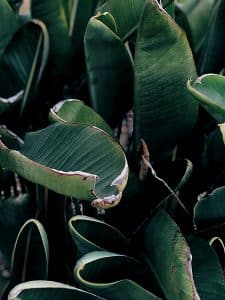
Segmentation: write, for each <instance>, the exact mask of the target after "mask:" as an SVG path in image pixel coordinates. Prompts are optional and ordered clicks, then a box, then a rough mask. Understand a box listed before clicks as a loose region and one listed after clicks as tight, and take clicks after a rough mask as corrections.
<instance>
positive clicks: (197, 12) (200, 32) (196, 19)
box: [175, 0, 215, 53]
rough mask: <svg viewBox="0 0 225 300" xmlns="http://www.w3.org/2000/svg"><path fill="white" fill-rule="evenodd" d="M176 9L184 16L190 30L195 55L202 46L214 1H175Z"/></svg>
mask: <svg viewBox="0 0 225 300" xmlns="http://www.w3.org/2000/svg"><path fill="white" fill-rule="evenodd" d="M175 3H176V5H177V6H178V8H179V9H180V10H181V11H182V12H183V14H184V15H185V16H186V18H187V21H188V23H189V26H190V29H191V45H192V47H193V50H194V52H195V53H197V52H198V51H199V50H200V48H201V46H202V45H203V42H204V39H205V34H206V28H207V26H208V23H209V18H210V15H211V12H212V10H213V8H214V6H215V4H214V3H215V1H214V0H205V1H199V0H189V1H180V0H175Z"/></svg>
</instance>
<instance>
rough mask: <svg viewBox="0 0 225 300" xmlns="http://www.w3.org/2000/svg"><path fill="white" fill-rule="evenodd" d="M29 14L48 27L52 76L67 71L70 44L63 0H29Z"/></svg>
mask: <svg viewBox="0 0 225 300" xmlns="http://www.w3.org/2000/svg"><path fill="white" fill-rule="evenodd" d="M30 1H31V16H32V17H33V18H35V19H39V20H41V21H42V22H43V23H44V24H45V25H46V26H47V29H48V33H49V39H50V57H49V64H50V66H49V68H50V73H51V75H52V76H54V77H57V76H64V75H65V74H67V73H68V70H69V66H70V62H71V58H72V45H71V39H70V37H69V27H68V24H67V18H66V15H65V11H64V6H63V0H48V1H45V0H30Z"/></svg>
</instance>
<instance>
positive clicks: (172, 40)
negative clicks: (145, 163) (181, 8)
mask: <svg viewBox="0 0 225 300" xmlns="http://www.w3.org/2000/svg"><path fill="white" fill-rule="evenodd" d="M159 70H160V71H159ZM192 76H195V66H194V61H193V57H192V53H191V50H190V48H189V45H188V42H187V39H186V36H185V34H184V33H183V31H182V30H181V29H180V28H179V27H178V25H177V24H176V23H175V22H174V20H173V19H172V18H171V17H170V16H169V15H168V14H167V13H166V12H165V11H164V10H163V9H162V8H161V7H160V6H159V4H158V3H157V2H156V1H155V0H148V1H146V4H145V6H144V10H143V13H142V16H141V20H140V24H139V28H138V35H137V43H136V54H135V105H134V109H135V124H134V125H135V149H137V148H138V145H139V143H140V140H141V139H144V140H145V142H146V143H147V144H148V146H149V149H150V153H151V154H152V157H153V159H156V158H162V157H163V156H167V155H168V154H169V153H171V151H172V150H173V148H174V146H175V145H176V143H177V142H178V141H179V140H181V139H182V138H184V137H185V136H186V135H187V134H188V133H189V132H190V131H191V129H192V127H193V126H194V124H195V122H196V118H197V112H198V104H197V103H196V102H195V101H194V100H193V99H192V96H191V95H190V94H189V93H188V91H187V88H186V82H187V80H188V79H189V78H190V77H192Z"/></svg>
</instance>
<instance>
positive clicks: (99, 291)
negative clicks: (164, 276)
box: [74, 251, 159, 300]
mask: <svg viewBox="0 0 225 300" xmlns="http://www.w3.org/2000/svg"><path fill="white" fill-rule="evenodd" d="M74 279H75V280H76V282H77V283H78V284H79V285H80V286H81V287H83V288H85V289H87V290H89V291H91V292H93V293H95V294H96V295H99V296H102V297H103V298H106V299H111V300H118V299H129V300H140V299H142V300H148V299H149V300H151V299H155V300H156V299H159V298H158V297H156V296H155V295H153V294H152V293H150V292H149V291H147V290H146V289H145V288H144V287H142V285H145V284H146V282H148V281H149V278H148V274H147V273H145V271H144V268H143V266H142V265H141V264H140V263H139V262H138V261H137V260H135V259H134V258H131V257H128V256H124V255H119V254H115V253H111V252H104V251H94V252H90V253H88V254H86V255H84V256H83V257H82V258H81V259H80V260H79V261H78V262H77V264H76V266H75V268H74Z"/></svg>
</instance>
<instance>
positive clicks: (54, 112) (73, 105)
mask: <svg viewBox="0 0 225 300" xmlns="http://www.w3.org/2000/svg"><path fill="white" fill-rule="evenodd" d="M49 119H50V121H51V122H52V123H54V122H63V123H82V124H86V125H90V126H96V127H98V128H100V129H102V130H104V131H105V132H107V133H108V134H109V135H111V136H113V132H112V130H111V129H110V127H109V126H108V124H107V123H106V122H105V121H104V120H103V119H102V117H101V116H99V114H97V113H96V112H95V111H94V110H93V109H91V108H90V107H88V106H87V105H85V104H84V102H82V101H80V100H77V99H68V100H64V101H60V102H58V103H57V104H56V105H55V106H54V107H53V108H52V109H51V110H50V113H49Z"/></svg>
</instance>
